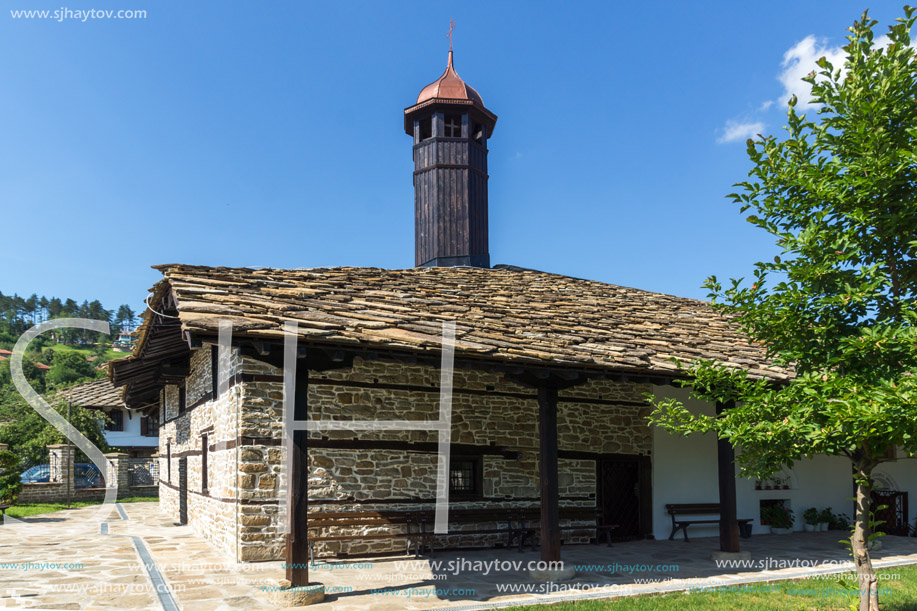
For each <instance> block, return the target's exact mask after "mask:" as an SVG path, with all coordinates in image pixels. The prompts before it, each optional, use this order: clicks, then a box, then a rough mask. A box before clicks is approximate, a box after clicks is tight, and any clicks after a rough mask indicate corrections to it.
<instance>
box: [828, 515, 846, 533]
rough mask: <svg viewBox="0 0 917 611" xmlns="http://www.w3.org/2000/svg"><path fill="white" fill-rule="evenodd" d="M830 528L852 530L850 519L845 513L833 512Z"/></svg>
mask: <svg viewBox="0 0 917 611" xmlns="http://www.w3.org/2000/svg"><path fill="white" fill-rule="evenodd" d="M828 529H829V530H850V519H849V518H848V517H847V515H846V514H843V513H832V514H831V521H830V522H829V523H828Z"/></svg>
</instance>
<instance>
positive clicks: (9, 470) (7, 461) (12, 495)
mask: <svg viewBox="0 0 917 611" xmlns="http://www.w3.org/2000/svg"><path fill="white" fill-rule="evenodd" d="M19 464H20V462H19V455H18V454H16V453H15V452H10V451H9V450H3V451H2V452H0V504H3V505H12V504H13V503H15V502H16V499H17V498H18V497H19V493H20V492H22V481H21V479H20V478H21V476H22V470H21V469H20V468H19Z"/></svg>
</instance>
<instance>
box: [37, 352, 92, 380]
mask: <svg viewBox="0 0 917 611" xmlns="http://www.w3.org/2000/svg"><path fill="white" fill-rule="evenodd" d="M95 377H96V376H95V370H94V369H93V367H92V363H90V362H89V361H87V360H86V356H85V355H83V354H82V353H80V352H58V353H56V354H55V355H54V364H53V365H51V369H49V370H48V373H47V375H46V376H45V379H46V381H47V382H48V384H49V385H51V386H55V387H60V386H65V385H67V384H73V383H75V382H83V381H86V380H91V379H93V378H95Z"/></svg>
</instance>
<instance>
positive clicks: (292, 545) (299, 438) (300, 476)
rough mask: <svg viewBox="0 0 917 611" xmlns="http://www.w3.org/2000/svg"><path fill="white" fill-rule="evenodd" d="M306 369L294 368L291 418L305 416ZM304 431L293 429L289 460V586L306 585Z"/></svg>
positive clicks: (305, 436)
mask: <svg viewBox="0 0 917 611" xmlns="http://www.w3.org/2000/svg"><path fill="white" fill-rule="evenodd" d="M308 376H309V370H308V369H307V368H305V367H298V368H297V370H296V393H295V396H296V399H295V402H294V405H295V407H294V410H293V420H294V421H300V422H301V421H304V420H306V419H307V417H308V407H307V405H308V404H307V402H306V398H307V397H308V390H309V377H308ZM308 439H309V437H308V432H307V431H294V432H293V447H292V452H293V456H292V457H291V460H290V483H289V485H290V486H291V488H292V490H293V495H292V496H293V502H292V506H291V507H289V508H288V515H287V519H288V520H290V534H289V535H287V581H289V582H290V583H291V584H292V585H291V587H294V588H295V587H305V586H308V585H309V529H308V519H309V518H308V512H309V451H308Z"/></svg>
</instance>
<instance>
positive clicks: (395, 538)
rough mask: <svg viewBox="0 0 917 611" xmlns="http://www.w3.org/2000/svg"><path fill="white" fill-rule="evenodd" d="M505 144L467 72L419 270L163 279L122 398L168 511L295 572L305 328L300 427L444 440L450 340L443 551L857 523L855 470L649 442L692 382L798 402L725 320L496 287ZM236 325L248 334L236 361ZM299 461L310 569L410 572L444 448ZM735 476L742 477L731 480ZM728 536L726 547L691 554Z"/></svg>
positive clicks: (429, 156) (374, 437)
mask: <svg viewBox="0 0 917 611" xmlns="http://www.w3.org/2000/svg"><path fill="white" fill-rule="evenodd" d="M496 122H497V117H496V115H495V114H493V113H492V112H491V111H490V110H488V109H487V107H486V106H485V105H484V102H483V99H482V98H481V96H480V95H479V94H478V92H477V91H475V90H474V89H472V88H471V87H470V86H468V85H467V84H465V83H464V81H463V80H462V79H461V78H459V76H458V74H457V73H456V71H455V69H454V67H453V60H452V52H451V51H450V53H449V59H448V65H447V68H446V71H445V72H444V73H443V75H442V76H441V77H440V78H439V79H437V80H436V81H434V82H433V83H432V84H430V85H428V86H427V87H425V88H424V89H423V90H422V91H421V93H420V95H419V96H418V98H417V102H416V103H415V104H414V105H412V106H410V107H408V108H406V109H405V111H404V128H405V132H406V133H407V135H408V136H410V137H411V138H412V139H413V157H414V164H415V169H414V186H415V201H414V205H415V236H416V238H415V252H416V258H415V267H413V268H409V269H377V268H347V267H342V268H322V269H289V270H280V269H238V268H224V267H198V266H188V265H162V266H158V267H157V268H156V269H158V270H159V271H161V272H162V276H163V277H162V279H161V280H160V281H159V282H158V283H157V284H156V285H155V286H154V288H153V289H152V292H153V296H152V298H151V299H150V301H149V305H150V309H149V310H148V311H147V312H146V314H145V315H144V321H143V325H142V326H141V328H140V333H139V341H138V343H137V346H136V348H135V349H134V351H133V353H132V354H131V355H130V356H129V357H127V358H125V359H122V360H119V361H114V362H113V363H112V364H111V366H110V375H111V379H112V381H113V382H114V384H115V385H116V386H119V387H123V393H124V394H123V398H124V401H125V402H126V404H127V406H128V407H129V408H131V409H134V410H143V411H144V412H148V411H149V410H154V412H158V421H159V422H160V423H161V424H160V429H159V457H160V461H161V464H160V495H159V496H160V503H161V505H162V509H163V511H164V512H166V513H167V514H168V515H170V516H174V518H175V520H176V522H181V523H188V524H190V525H191V526H192V527H193V528H194V529H195V530H196V531H197V532H199V533H200V534H201V535H202V536H204V537H207V538H208V539H209V540H210V541H212V543H213V545H215V546H216V547H218V548H219V549H221V550H222V551H224V552H225V553H226V554H227V555H228V556H230V557H233V558H235V559H237V560H241V561H261V560H279V559H282V558H284V554H285V553H286V552H285V550H286V549H287V547H286V546H287V536H286V535H285V534H284V532H283V530H282V528H281V527H280V524H279V521H278V507H279V503H280V501H281V499H282V495H283V494H284V493H283V489H284V488H283V484H284V481H283V478H284V477H285V473H283V472H282V471H281V463H282V455H281V454H282V451H281V450H282V435H281V433H282V430H283V429H282V418H283V399H284V392H285V385H284V372H283V362H284V324H285V323H287V322H289V321H295V322H296V323H297V333H298V341H297V344H296V357H297V358H296V362H297V369H296V371H297V374H296V388H295V399H294V400H292V401H291V404H293V405H295V412H296V415H295V418H296V419H297V420H303V419H310V420H336V421H349V420H356V421H359V420H375V421H378V420H403V421H418V422H423V421H435V420H436V419H437V418H438V417H439V407H440V405H439V402H440V390H441V389H440V380H441V370H440V361H441V356H442V354H441V353H442V329H443V323H444V322H450V321H454V323H455V330H456V331H455V353H454V363H455V370H454V378H453V391H452V425H451V442H452V443H451V448H450V465H449V472H448V481H449V495H450V508H451V512H450V524H449V532H448V533H446V534H438V535H435V536H427V537H425V538H421V539H422V540H420V543H422V544H424V545H426V544H429V543H432V545H433V546H434V547H435V548H436V549H444V548H475V547H492V546H502V545H517V544H518V543H519V542H520V541H519V540H520V539H522V540H523V541H522V542H525V543H526V545H528V544H529V543H530V541H528V542H526V541H524V539H525V538H526V536H529V538H531V537H532V536H534V538H535V539H536V540H538V541H540V544H541V546H542V548H543V550H546V552H543V554H542V557H543V558H545V557H551V556H557V555H558V553H559V547H560V545H561V543H564V544H570V543H587V542H590V541H594V540H596V539H600V538H601V537H602V536H603V535H604V534H607V531H608V530H610V534H611V538H612V539H620V540H625V539H637V538H653V537H655V538H667V537H669V535H670V533H671V530H672V523H671V519H670V516H669V514H668V513H667V510H666V505H668V504H686V503H721V504H722V509H721V510H722V512H723V513H724V516H726V515H729V514H730V513H731V514H732V515H731V522H732V523H731V524H727V530H728V527H734V523H735V519H736V518H739V519H749V520H751V524H752V529H751V530H752V534H756V533H760V532H764V530H765V528H766V527H765V526H763V525H762V524H761V523H760V519H759V518H760V510H761V508H762V507H763V506H766V505H768V504H773V503H780V504H784V505H786V506H789V507H791V508H792V509H794V511H795V512H796V514H797V516H798V515H799V514H801V512H802V510H803V509H805V508H806V507H809V506H817V507H819V508H823V507H825V506H828V505H830V506H832V507H833V509H834V510H835V511H846V512H848V513H849V511H850V509H849V505H850V503H849V501H847V500H846V499H847V498H848V497H849V496H850V489H851V481H850V467H849V464H848V463H847V462H846V461H844V460H842V459H833V458H828V457H817V458H815V459H813V460H812V461H807V462H804V463H802V464H799V465H797V466H796V468H795V469H794V470H793V471H788V472H786V473H785V474H783V475H782V476H781V478H780V479H779V481H774V482H768V483H767V485H766V486H765V485H763V484H764V483H762V482H757V485H756V482H754V481H750V480H745V479H741V478H737V477H735V471H734V470H733V469H734V467H733V465H732V459H733V456H732V454H731V449H729V448H723V447H722V444H718V443H717V440H716V439H715V438H713V437H710V436H694V437H688V438H681V437H678V438H675V437H671V436H669V435H667V434H665V433H664V432H662V431H659V430H656V429H654V428H651V427H650V426H648V424H647V421H646V416H647V414H648V413H649V407H648V405H647V401H646V397H647V395H654V396H656V397H661V396H679V397H686V396H687V392H686V391H685V390H684V389H681V388H678V387H676V386H673V385H672V384H671V382H672V380H673V378H675V377H676V376H677V375H678V373H679V372H678V371H677V369H676V364H675V362H674V360H673V358H674V359H678V360H680V361H682V362H690V361H691V360H693V359H697V358H706V359H715V360H717V361H720V362H723V363H727V364H730V365H732V366H735V367H740V368H744V369H746V370H748V371H750V372H751V373H752V374H754V375H756V376H763V377H766V378H769V379H772V380H773V381H774V382H775V383H780V381H781V380H785V379H787V377H788V375H789V373H788V372H787V371H783V370H780V369H779V368H776V367H773V366H771V365H770V364H769V363H768V362H767V360H766V358H765V354H764V350H763V349H762V347H760V346H758V345H752V344H750V343H749V342H748V341H746V339H744V338H743V337H742V336H740V335H739V334H737V333H736V331H735V330H734V328H732V327H731V326H730V324H729V323H728V321H726V320H724V319H723V318H721V317H720V316H718V315H717V314H715V313H714V312H713V310H712V309H711V308H710V306H709V304H707V303H705V302H702V301H697V300H693V299H685V298H680V297H674V296H671V295H664V294H658V293H652V292H647V291H642V290H638V289H633V288H626V287H621V286H615V285H611V284H605V283H602V282H594V281H590V280H583V279H578V278H571V277H566V276H561V275H556V274H551V273H546V272H542V271H535V270H531V269H525V268H523V267H515V266H508V265H493V266H491V262H490V255H489V246H488V227H487V214H488V199H487V182H488V172H487V151H488V145H489V142H490V139H491V137H492V136H493V133H494V128H495V125H496ZM221 322H223V324H224V325H225V324H226V323H231V325H232V326H231V344H230V345H231V348H230V350H229V351H228V352H227V351H224V352H222V353H221V351H220V350H219V349H218V347H217V346H218V338H219V334H220V330H221V327H220V325H221ZM224 328H225V327H224ZM220 371H223V372H225V374H224V375H222V376H221V374H220ZM688 405H689V406H690V407H692V409H696V410H699V411H703V412H706V413H713V412H714V410H715V409H716V406H713V405H706V404H701V403H698V402H689V403H688ZM302 437H303V438H304V439H300V441H298V442H297V446H296V448H297V450H296V451H297V452H299V451H303V452H306V453H307V454H306V455H307V459H308V461H307V465H306V466H305V467H302V468H301V469H300V470H299V471H297V470H294V472H293V477H292V481H290V482H289V485H290V487H291V488H292V489H293V495H294V499H297V500H299V501H302V502H301V503H294V504H295V505H296V507H297V508H296V509H295V510H294V511H293V512H292V513H291V516H292V518H293V521H294V524H293V528H294V532H295V533H297V535H296V538H298V539H297V540H298V541H299V542H300V543H299V545H300V552H301V549H302V547H301V545H302V544H303V542H305V541H308V542H309V544H310V547H313V549H314V552H315V553H316V554H317V555H318V556H320V557H322V556H324V557H328V556H345V555H361V554H371V553H384V552H402V553H403V552H404V551H405V549H406V544H408V543H411V542H412V541H413V542H414V543H417V541H418V538H417V537H413V538H412V536H410V535H409V533H416V532H418V531H425V532H430V531H431V529H432V527H431V523H430V522H429V520H430V519H431V514H432V511H433V507H434V501H435V498H434V497H435V493H436V481H437V480H436V476H437V454H436V451H437V440H438V437H437V433H436V432H435V431H429V430H408V431H398V430H394V431H345V430H331V431H322V430H313V431H309V432H308V434H304V435H303V436H302ZM724 465H725V468H726V469H728V474H729V475H728V477H726V478H718V469H719V472H720V473H722V472H723V469H724ZM881 471H882V475H881V477H884V478H885V481H886V484H885V487H886V488H887V489H888V491H889V492H893V493H896V494H898V496H895V497H894V498H895V499H903V502H904V503H905V504H906V499H907V491H908V490H914V489H915V488H917V474H915V470H914V469H913V466H912V465H910V464H909V461H898V462H893V463H889V464H887V465H884V466H883V467H882V468H881ZM306 483H307V484H308V486H306V485H305V484H306ZM771 484H772V485H771ZM758 488H760V490H759V489H758ZM306 489H307V490H308V492H307V493H306V492H305V490H306ZM297 495H299V496H297ZM300 496H302V497H303V498H300ZM894 502H895V503H899V502H900V501H898V500H896V501H894ZM304 507H307V511H308V514H309V520H308V525H309V528H308V531H307V533H308V539H306V537H305V536H304V533H305V532H306V528H305V525H304V524H303V520H302V517H303V516H304V515H305V514H304V510H303V508H304ZM896 507H897V505H896ZM903 511H905V512H906V505H905V508H904V509H903ZM714 517H716V516H714ZM903 519H905V520H906V513H905V517H904V518H903ZM514 524H515V526H514ZM611 526H614V528H610V527H611ZM797 528H801V520H797ZM733 531H734V528H733ZM719 532H720V530H719V527H718V525H717V524H716V523H711V524H708V525H697V526H694V527H692V528H691V532H690V535H691V537H692V538H693V537H695V536H700V537H702V536H713V535H716V534H717V533H719ZM723 536H726V535H723ZM729 536H732V535H729ZM546 554H547V555H546ZM292 557H301V554H300V555H299V556H296V555H295V554H294V556H292Z"/></svg>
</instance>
